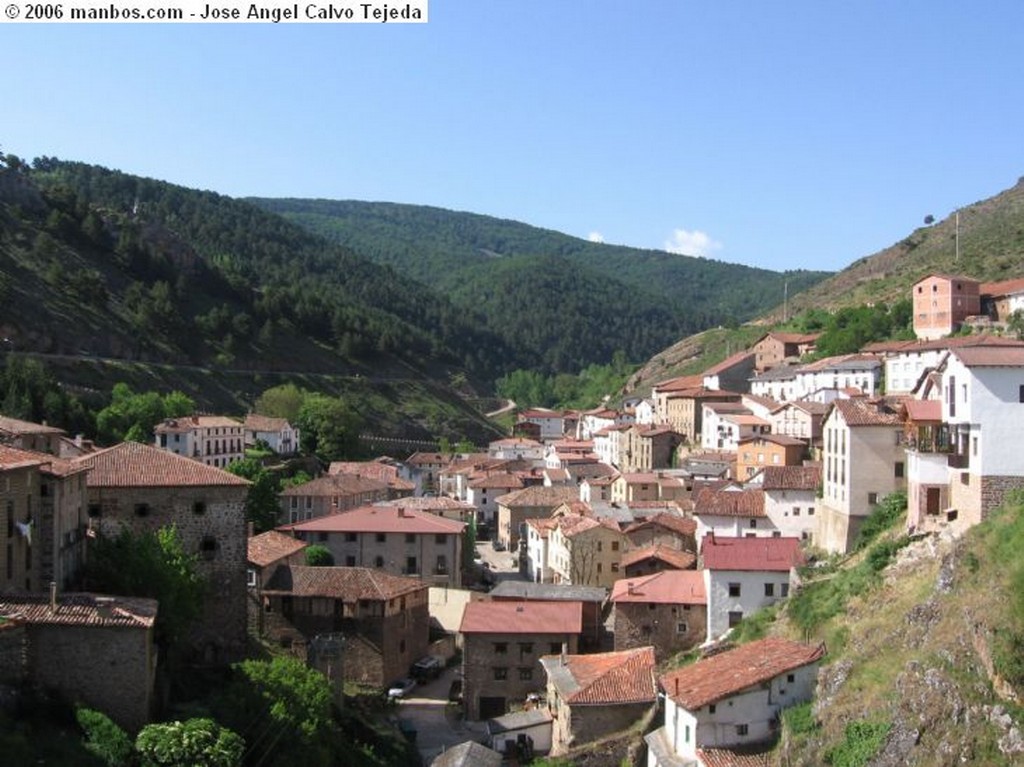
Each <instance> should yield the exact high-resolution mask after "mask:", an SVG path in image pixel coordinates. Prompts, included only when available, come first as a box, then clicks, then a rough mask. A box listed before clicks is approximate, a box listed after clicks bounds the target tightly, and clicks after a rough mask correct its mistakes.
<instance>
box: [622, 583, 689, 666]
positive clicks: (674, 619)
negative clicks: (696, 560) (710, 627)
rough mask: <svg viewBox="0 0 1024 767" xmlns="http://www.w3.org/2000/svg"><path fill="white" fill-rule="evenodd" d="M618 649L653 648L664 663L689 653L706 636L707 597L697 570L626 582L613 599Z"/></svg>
mask: <svg viewBox="0 0 1024 767" xmlns="http://www.w3.org/2000/svg"><path fill="white" fill-rule="evenodd" d="M611 601H612V604H613V605H614V606H615V613H614V621H615V649H616V650H625V649H629V648H634V647H643V646H645V645H651V646H653V647H654V652H655V655H656V656H657V658H658V660H659V661H663V660H665V659H667V658H670V657H672V656H673V655H674V654H676V653H680V652H685V651H687V650H690V649H692V648H694V647H696V646H697V645H699V644H701V643H702V642H703V641H704V638H705V636H706V635H707V619H708V618H707V605H708V599H707V593H706V591H705V584H704V574H703V573H701V572H698V571H697V570H665V571H663V572H660V573H654V574H653V575H644V576H641V577H637V578H623V579H621V580H619V581H616V582H615V587H614V588H613V589H612V594H611Z"/></svg>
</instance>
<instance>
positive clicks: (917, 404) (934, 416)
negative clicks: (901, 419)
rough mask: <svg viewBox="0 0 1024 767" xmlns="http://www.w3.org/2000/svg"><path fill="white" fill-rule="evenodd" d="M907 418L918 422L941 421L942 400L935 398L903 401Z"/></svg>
mask: <svg viewBox="0 0 1024 767" xmlns="http://www.w3.org/2000/svg"><path fill="white" fill-rule="evenodd" d="M903 410H904V411H905V412H906V415H907V420H909V421H917V422H918V423H920V422H924V421H929V422H933V423H941V422H942V401H941V400H937V399H910V400H907V401H906V402H904V403H903Z"/></svg>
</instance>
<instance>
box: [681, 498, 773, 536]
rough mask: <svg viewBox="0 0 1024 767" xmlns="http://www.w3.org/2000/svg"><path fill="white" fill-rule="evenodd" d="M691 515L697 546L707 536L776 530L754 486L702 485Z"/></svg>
mask: <svg viewBox="0 0 1024 767" xmlns="http://www.w3.org/2000/svg"><path fill="white" fill-rule="evenodd" d="M693 518H694V519H695V520H696V522H697V532H696V536H697V545H698V546H699V545H700V542H701V541H703V540H704V539H705V538H706V537H707V536H708V535H719V536H724V537H739V536H745V537H751V538H753V537H757V536H772V535H775V534H776V533H777V532H778V531H777V530H776V529H775V526H774V525H773V524H772V522H771V520H770V519H769V518H768V514H767V513H766V512H765V509H764V492H763V491H762V490H760V489H758V488H755V487H751V488H742V487H739V486H737V485H726V486H725V487H719V488H711V487H708V488H704V489H702V490H700V491H699V492H697V493H696V494H695V495H694V497H693Z"/></svg>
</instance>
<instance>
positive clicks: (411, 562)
mask: <svg viewBox="0 0 1024 767" xmlns="http://www.w3.org/2000/svg"><path fill="white" fill-rule="evenodd" d="M405 572H406V573H407V574H411V573H416V572H419V568H418V567H417V565H416V557H406V558H405Z"/></svg>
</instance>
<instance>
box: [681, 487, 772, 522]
mask: <svg viewBox="0 0 1024 767" xmlns="http://www.w3.org/2000/svg"><path fill="white" fill-rule="evenodd" d="M693 509H694V514H698V515H699V514H707V515H713V516H716V517H764V516H767V513H766V512H765V510H764V491H762V490H756V489H746V490H729V489H714V488H710V487H708V488H704V489H703V490H701V491H700V492H698V493H697V494H696V496H694V499H693Z"/></svg>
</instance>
